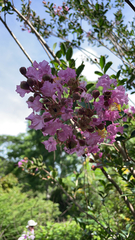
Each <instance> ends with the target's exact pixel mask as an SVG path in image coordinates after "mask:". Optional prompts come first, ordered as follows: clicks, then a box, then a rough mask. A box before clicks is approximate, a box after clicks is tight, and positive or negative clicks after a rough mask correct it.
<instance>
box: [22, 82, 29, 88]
mask: <svg viewBox="0 0 135 240" xmlns="http://www.w3.org/2000/svg"><path fill="white" fill-rule="evenodd" d="M20 87H21V88H22V89H25V90H29V85H28V83H27V82H26V81H22V82H21V84H20Z"/></svg>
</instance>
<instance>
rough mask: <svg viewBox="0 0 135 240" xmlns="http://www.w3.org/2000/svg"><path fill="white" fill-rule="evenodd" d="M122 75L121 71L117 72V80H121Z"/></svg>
mask: <svg viewBox="0 0 135 240" xmlns="http://www.w3.org/2000/svg"><path fill="white" fill-rule="evenodd" d="M120 74H121V70H119V71H118V72H117V74H116V78H117V79H119V77H120Z"/></svg>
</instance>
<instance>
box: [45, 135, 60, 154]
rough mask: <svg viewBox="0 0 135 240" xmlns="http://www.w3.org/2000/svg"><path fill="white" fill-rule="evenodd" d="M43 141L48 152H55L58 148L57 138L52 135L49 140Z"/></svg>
mask: <svg viewBox="0 0 135 240" xmlns="http://www.w3.org/2000/svg"><path fill="white" fill-rule="evenodd" d="M42 143H43V144H44V145H45V148H46V150H48V152H53V151H55V150H56V145H57V142H56V140H55V139H53V137H50V138H49V139H48V140H47V141H44V142H42Z"/></svg>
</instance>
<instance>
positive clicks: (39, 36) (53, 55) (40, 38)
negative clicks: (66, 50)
mask: <svg viewBox="0 0 135 240" xmlns="http://www.w3.org/2000/svg"><path fill="white" fill-rule="evenodd" d="M11 7H12V9H13V10H14V12H16V13H17V14H18V15H19V17H20V18H21V19H23V20H24V21H25V23H26V24H27V25H28V26H29V27H30V28H31V30H32V31H33V32H34V33H35V35H36V36H37V38H38V39H39V40H40V42H42V43H43V45H44V46H45V47H46V48H47V50H48V52H49V53H50V54H51V55H52V57H53V58H54V59H55V60H56V61H57V63H58V64H59V65H60V64H61V62H60V60H59V59H58V58H57V57H56V55H55V54H54V52H53V51H52V50H51V48H50V47H49V46H48V44H47V43H46V41H45V40H44V39H43V38H42V37H41V35H40V34H39V33H38V32H37V30H36V29H35V28H34V27H33V26H32V24H31V23H30V22H29V21H28V20H27V19H26V18H25V17H24V16H23V15H22V14H21V13H20V12H19V11H18V10H17V9H16V8H15V7H14V6H13V5H11Z"/></svg>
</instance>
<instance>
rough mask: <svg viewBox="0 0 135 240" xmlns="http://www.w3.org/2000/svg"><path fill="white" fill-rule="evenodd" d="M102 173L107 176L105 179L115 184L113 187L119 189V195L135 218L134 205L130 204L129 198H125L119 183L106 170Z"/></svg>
mask: <svg viewBox="0 0 135 240" xmlns="http://www.w3.org/2000/svg"><path fill="white" fill-rule="evenodd" d="M101 171H102V172H103V174H104V175H105V177H106V178H107V179H108V180H109V182H111V183H112V184H113V186H114V187H115V188H116V189H117V191H118V192H119V194H120V195H121V197H122V198H123V200H124V202H125V203H126V205H127V207H128V208H129V210H130V211H131V213H132V215H133V217H134V218H135V210H134V208H133V206H132V204H131V203H130V202H129V200H128V198H127V196H123V192H122V190H121V188H120V187H119V186H118V185H117V183H116V182H115V181H114V180H113V179H112V178H111V176H110V175H109V174H108V173H107V172H106V171H105V169H104V168H102V169H101Z"/></svg>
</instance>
